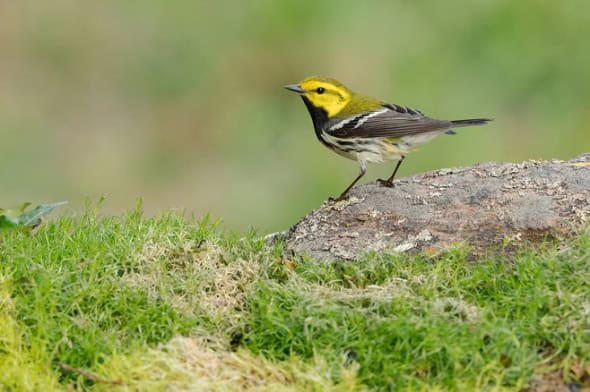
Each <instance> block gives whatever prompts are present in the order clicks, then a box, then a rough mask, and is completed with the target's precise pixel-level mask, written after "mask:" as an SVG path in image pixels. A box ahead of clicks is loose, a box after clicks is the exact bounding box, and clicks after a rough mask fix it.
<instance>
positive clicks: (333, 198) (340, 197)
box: [328, 193, 348, 203]
mask: <svg viewBox="0 0 590 392" xmlns="http://www.w3.org/2000/svg"><path fill="white" fill-rule="evenodd" d="M343 200H348V194H345V193H343V194H342V195H340V196H338V197H328V201H329V202H330V203H336V202H339V201H343Z"/></svg>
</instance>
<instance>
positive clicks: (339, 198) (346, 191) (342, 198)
mask: <svg viewBox="0 0 590 392" xmlns="http://www.w3.org/2000/svg"><path fill="white" fill-rule="evenodd" d="M359 164H360V169H361V171H360V173H359V175H358V176H357V177H356V178H355V179H354V181H353V182H352V184H350V185H349V186H348V188H346V189H345V190H344V192H342V194H341V195H340V196H338V197H337V198H333V197H330V199H329V200H330V201H341V200H344V199H346V198H348V191H349V190H350V189H351V188H352V187H353V186H354V184H356V182H357V181H358V180H360V179H361V177H362V176H364V175H365V172H366V171H367V165H366V164H365V162H364V161H359Z"/></svg>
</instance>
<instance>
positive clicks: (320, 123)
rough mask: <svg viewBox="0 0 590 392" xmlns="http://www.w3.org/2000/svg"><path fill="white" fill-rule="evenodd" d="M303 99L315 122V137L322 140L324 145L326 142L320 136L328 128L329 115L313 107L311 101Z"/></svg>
mask: <svg viewBox="0 0 590 392" xmlns="http://www.w3.org/2000/svg"><path fill="white" fill-rule="evenodd" d="M301 99H303V102H304V103H305V106H306V107H307V111H308V112H309V115H310V116H311V121H313V128H314V129H315V135H316V136H317V137H318V139H320V141H322V143H324V140H323V139H322V138H321V137H320V134H321V133H322V131H323V130H325V129H326V127H327V126H328V113H327V112H326V111H325V110H324V109H322V108H318V107H315V106H313V105H312V104H311V102H310V101H309V99H307V98H305V97H304V96H302V97H301Z"/></svg>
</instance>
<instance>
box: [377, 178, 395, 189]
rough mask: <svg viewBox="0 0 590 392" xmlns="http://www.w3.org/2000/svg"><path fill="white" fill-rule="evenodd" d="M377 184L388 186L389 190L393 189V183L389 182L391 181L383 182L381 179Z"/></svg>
mask: <svg viewBox="0 0 590 392" xmlns="http://www.w3.org/2000/svg"><path fill="white" fill-rule="evenodd" d="M377 183H378V184H379V185H381V186H386V187H388V188H393V181H389V180H383V179H381V178H379V179H378V180H377Z"/></svg>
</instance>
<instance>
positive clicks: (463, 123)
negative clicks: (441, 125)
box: [451, 118, 493, 128]
mask: <svg viewBox="0 0 590 392" xmlns="http://www.w3.org/2000/svg"><path fill="white" fill-rule="evenodd" d="M490 121H493V119H491V118H471V119H468V120H454V121H451V127H452V128H459V127H468V126H471V125H484V124H487V123H489V122H490Z"/></svg>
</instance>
